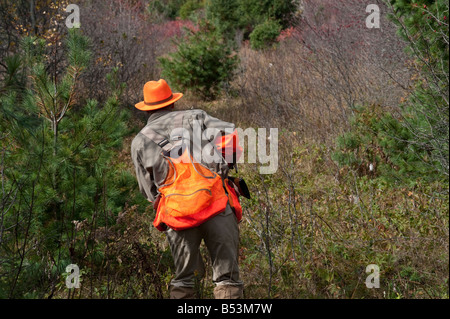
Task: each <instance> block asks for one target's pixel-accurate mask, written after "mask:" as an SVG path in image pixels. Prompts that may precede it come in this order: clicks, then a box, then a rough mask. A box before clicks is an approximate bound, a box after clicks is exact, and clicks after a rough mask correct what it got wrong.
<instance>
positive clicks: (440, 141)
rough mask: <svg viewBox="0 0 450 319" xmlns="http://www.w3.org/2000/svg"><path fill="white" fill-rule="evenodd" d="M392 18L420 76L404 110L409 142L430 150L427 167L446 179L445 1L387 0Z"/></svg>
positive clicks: (447, 114) (446, 57)
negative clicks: (410, 137)
mask: <svg viewBox="0 0 450 319" xmlns="http://www.w3.org/2000/svg"><path fill="white" fill-rule="evenodd" d="M389 2H390V4H391V6H392V9H393V12H394V14H393V15H392V19H393V21H394V22H395V23H396V24H397V25H398V27H399V33H400V35H401V36H402V37H403V39H405V41H407V43H408V44H409V46H408V52H409V53H410V55H411V56H412V57H413V58H414V60H415V63H416V66H417V69H418V70H419V71H420V75H421V77H420V78H419V79H418V80H417V81H416V87H415V90H414V91H413V92H412V94H411V96H410V100H409V103H407V105H406V107H405V109H404V112H405V114H406V115H405V119H404V121H403V124H404V126H405V127H407V128H408V130H410V131H411V134H412V135H413V138H412V139H411V140H410V141H409V143H410V144H411V145H412V144H414V145H415V146H416V147H418V148H420V149H422V150H425V151H426V152H427V153H429V154H430V156H431V160H429V161H428V162H429V164H430V170H431V171H436V170H437V171H438V172H439V173H440V174H443V175H444V176H446V177H447V179H448V169H449V124H448V123H449V100H448V95H449V72H448V70H449V64H448V63H449V28H448V27H449V25H448V16H449V3H448V1H446V0H421V1H413V0H390V1H389Z"/></svg>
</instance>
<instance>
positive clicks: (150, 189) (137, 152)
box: [131, 136, 158, 202]
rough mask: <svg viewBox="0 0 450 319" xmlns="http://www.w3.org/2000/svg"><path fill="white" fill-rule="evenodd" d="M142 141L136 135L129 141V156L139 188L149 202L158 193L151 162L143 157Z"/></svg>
mask: <svg viewBox="0 0 450 319" xmlns="http://www.w3.org/2000/svg"><path fill="white" fill-rule="evenodd" d="M142 143H143V141H142V139H140V138H139V137H138V136H137V137H136V138H135V139H134V140H133V142H132V143H131V158H132V160H133V164H134V167H135V170H136V178H137V181H138V184H139V190H140V191H141V193H142V194H143V195H144V196H145V198H147V200H148V201H149V202H153V201H154V200H155V198H156V196H157V194H158V192H157V188H156V185H155V181H154V177H153V173H152V172H153V167H152V164H151V163H150V162H149V161H148V160H146V159H145V158H144V156H143V155H144V154H143V145H142Z"/></svg>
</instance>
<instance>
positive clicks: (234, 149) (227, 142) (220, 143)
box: [215, 130, 243, 161]
mask: <svg viewBox="0 0 450 319" xmlns="http://www.w3.org/2000/svg"><path fill="white" fill-rule="evenodd" d="M215 144H216V147H217V150H218V151H219V152H221V153H222V156H223V158H225V159H227V160H228V158H227V156H226V154H227V152H228V154H230V155H231V154H235V155H234V156H235V159H236V161H237V160H239V158H240V157H241V154H242V150H243V148H242V147H241V146H240V145H239V136H238V134H237V130H234V132H233V133H231V134H227V135H224V136H219V137H217V138H216V140H215Z"/></svg>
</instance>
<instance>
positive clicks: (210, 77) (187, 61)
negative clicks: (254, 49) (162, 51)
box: [159, 22, 238, 100]
mask: <svg viewBox="0 0 450 319" xmlns="http://www.w3.org/2000/svg"><path fill="white" fill-rule="evenodd" d="M186 30H187V32H188V36H187V37H186V39H185V40H179V41H178V49H177V51H176V52H174V53H171V54H169V57H161V58H160V59H159V61H160V63H161V65H162V68H163V71H162V77H164V78H167V79H168V80H169V82H171V84H172V85H173V86H174V87H175V88H177V89H178V90H183V91H191V92H193V93H194V94H195V95H197V96H199V97H201V98H202V99H204V100H212V99H214V98H216V97H217V96H218V95H219V94H220V92H221V89H222V86H223V85H224V84H226V83H228V82H229V81H230V80H231V78H232V76H233V71H234V69H235V68H236V66H237V63H238V57H237V56H235V55H234V56H233V55H232V51H231V49H230V47H229V46H228V45H227V44H226V42H225V41H224V40H223V38H222V37H221V36H220V35H219V33H218V32H217V31H216V29H215V28H214V26H213V25H212V24H210V23H208V22H202V23H200V25H199V30H197V31H194V30H190V29H186Z"/></svg>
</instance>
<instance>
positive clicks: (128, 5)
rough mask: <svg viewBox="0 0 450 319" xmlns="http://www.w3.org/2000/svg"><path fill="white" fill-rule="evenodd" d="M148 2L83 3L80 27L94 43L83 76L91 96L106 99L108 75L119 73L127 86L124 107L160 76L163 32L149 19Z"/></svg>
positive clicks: (119, 77)
mask: <svg viewBox="0 0 450 319" xmlns="http://www.w3.org/2000/svg"><path fill="white" fill-rule="evenodd" d="M146 6H147V2H146V1H132V0H114V1H89V0H85V1H81V2H80V15H81V26H82V30H83V31H84V33H85V34H86V35H87V36H89V37H90V38H91V40H92V46H93V47H92V49H93V52H94V58H93V61H92V66H91V67H90V69H89V70H88V71H87V72H86V73H85V75H84V83H85V88H84V89H85V90H86V92H87V95H88V96H91V97H92V96H99V97H101V98H105V97H106V94H107V92H108V85H107V83H106V80H105V76H106V74H108V73H109V72H111V70H112V69H113V68H115V67H117V68H118V69H119V71H118V80H119V82H121V83H126V85H127V87H126V89H125V91H124V94H123V100H124V103H128V104H134V103H137V101H140V100H141V99H142V87H143V84H144V83H145V82H147V81H150V80H152V79H154V78H155V76H156V75H157V67H156V57H157V56H158V55H160V52H158V48H159V46H160V43H161V40H162V38H161V33H160V32H159V31H160V30H159V29H157V28H156V26H155V25H154V24H153V22H152V21H150V20H149V19H148V17H147V16H146Z"/></svg>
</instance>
